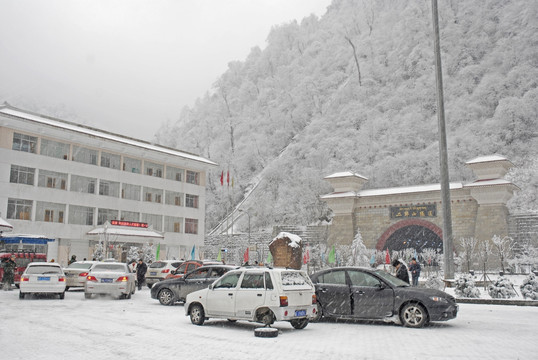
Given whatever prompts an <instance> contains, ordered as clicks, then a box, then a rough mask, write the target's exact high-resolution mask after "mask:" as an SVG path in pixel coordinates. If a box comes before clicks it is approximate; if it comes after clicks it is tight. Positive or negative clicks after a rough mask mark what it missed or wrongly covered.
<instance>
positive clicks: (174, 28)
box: [0, 0, 331, 140]
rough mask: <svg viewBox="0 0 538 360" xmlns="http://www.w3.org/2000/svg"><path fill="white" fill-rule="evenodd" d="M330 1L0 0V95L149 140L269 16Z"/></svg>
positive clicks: (262, 36)
mask: <svg viewBox="0 0 538 360" xmlns="http://www.w3.org/2000/svg"><path fill="white" fill-rule="evenodd" d="M330 3H331V1H330V0H0V102H1V103H3V102H4V101H7V102H9V103H11V104H12V105H15V106H17V105H18V106H20V104H25V103H26V104H33V105H35V106H36V108H38V109H43V108H52V109H55V108H64V109H65V111H66V113H72V114H73V118H65V117H64V119H65V120H74V119H75V118H78V119H76V120H77V121H79V122H83V123H85V124H87V125H90V126H94V127H97V128H100V129H103V130H108V131H111V132H115V133H120V134H123V135H127V136H132V137H135V138H139V139H144V140H151V139H152V137H153V134H154V133H155V132H156V131H157V130H158V128H159V126H160V124H161V123H163V122H165V121H167V120H176V119H177V118H178V116H179V113H180V111H181V109H182V108H183V107H184V106H192V105H193V104H194V101H195V100H196V98H198V97H201V96H203V94H204V93H205V92H206V91H207V90H209V89H210V88H211V86H212V84H213V83H214V82H215V80H216V79H217V78H218V77H219V76H220V75H221V74H222V73H223V72H224V71H226V69H227V64H228V62H230V61H234V60H240V61H243V60H245V58H246V56H247V55H248V54H249V52H250V49H251V48H252V47H254V46H260V47H261V48H262V49H263V48H264V47H265V40H266V38H267V35H268V34H269V31H270V29H271V27H272V26H273V25H279V24H283V23H287V22H289V21H291V20H293V19H297V20H298V21H301V20H302V19H303V18H304V17H306V16H309V15H310V14H312V13H313V14H316V15H317V16H321V15H323V14H324V13H325V10H326V8H327V6H328V5H329V4H330Z"/></svg>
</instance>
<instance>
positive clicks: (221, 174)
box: [220, 170, 224, 186]
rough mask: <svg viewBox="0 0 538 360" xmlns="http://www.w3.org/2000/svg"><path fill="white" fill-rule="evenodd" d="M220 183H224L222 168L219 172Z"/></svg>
mask: <svg viewBox="0 0 538 360" xmlns="http://www.w3.org/2000/svg"><path fill="white" fill-rule="evenodd" d="M220 185H221V186H223V185H224V170H222V172H221V173H220Z"/></svg>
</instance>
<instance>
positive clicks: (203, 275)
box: [151, 265, 238, 305]
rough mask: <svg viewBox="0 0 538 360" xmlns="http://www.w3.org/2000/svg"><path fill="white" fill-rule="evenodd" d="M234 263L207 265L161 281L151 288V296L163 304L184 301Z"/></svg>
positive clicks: (228, 269)
mask: <svg viewBox="0 0 538 360" xmlns="http://www.w3.org/2000/svg"><path fill="white" fill-rule="evenodd" d="M237 268H238V266H233V265H207V266H202V267H199V268H197V269H195V270H192V271H191V272H188V273H187V274H185V276H183V277H181V278H176V279H168V280H163V281H159V282H158V283H156V284H155V285H153V287H152V288H151V298H152V299H158V300H159V302H160V303H161V304H162V305H173V304H174V303H175V302H176V301H180V302H184V301H185V298H186V297H187V295H188V294H190V293H191V292H193V291H197V290H201V289H204V288H206V287H208V286H209V285H210V284H212V283H213V281H215V280H217V279H218V278H219V277H221V276H222V275H224V274H225V273H227V272H228V271H230V270H233V269H237Z"/></svg>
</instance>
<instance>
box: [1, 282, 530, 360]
mask: <svg viewBox="0 0 538 360" xmlns="http://www.w3.org/2000/svg"><path fill="white" fill-rule="evenodd" d="M0 319H1V320H0V321H1V322H0V349H1V350H0V351H1V352H2V354H3V355H6V357H5V358H6V359H9V360H15V359H32V360H34V359H67V358H69V359H118V358H122V359H126V358H137V359H152V358H161V359H162V358H163V357H164V356H166V358H182V359H190V358H193V359H218V360H227V359H230V360H231V359H233V360H238V359H239V360H241V359H245V360H246V359H248V360H250V359H265V358H272V359H278V360H287V359H293V360H302V359H308V360H314V359H399V358H401V359H406V360H409V359H536V356H537V353H538V341H537V340H536V339H537V337H536V333H537V330H538V307H519V306H502V305H473V304H460V313H459V315H458V318H457V319H455V320H451V321H448V322H441V323H435V324H434V325H433V326H429V327H427V328H424V329H408V328H403V327H401V326H396V325H393V324H385V323H366V322H332V321H330V322H326V321H323V322H320V323H315V324H312V323H311V324H309V325H308V326H307V327H306V328H305V329H304V330H295V329H293V328H292V327H291V325H290V324H289V323H285V322H279V323H276V324H275V327H277V328H278V329H280V333H279V336H278V337H276V338H257V337H254V329H255V328H256V327H259V326H260V325H259V324H255V323H248V322H237V323H229V322H228V321H226V320H209V321H207V322H206V323H205V324H204V325H203V326H195V325H192V324H191V323H190V320H189V318H188V317H186V316H185V315H184V309H183V305H175V306H171V307H168V306H162V305H160V304H159V303H158V301H157V300H153V299H151V298H150V296H149V290H148V289H147V288H144V289H143V290H142V291H138V292H137V293H136V294H135V295H133V298H132V299H131V300H114V299H111V298H94V299H91V300H86V299H84V293H83V292H82V291H72V290H71V291H69V292H67V293H66V296H65V299H64V300H58V299H48V298H39V299H25V300H19V298H18V291H16V290H14V291H9V292H6V291H0ZM2 358H3V356H2Z"/></svg>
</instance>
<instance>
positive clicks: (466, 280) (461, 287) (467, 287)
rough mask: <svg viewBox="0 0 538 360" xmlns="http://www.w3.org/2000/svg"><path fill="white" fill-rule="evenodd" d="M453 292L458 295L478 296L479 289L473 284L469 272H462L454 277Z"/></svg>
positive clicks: (466, 296)
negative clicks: (457, 276) (462, 273)
mask: <svg viewBox="0 0 538 360" xmlns="http://www.w3.org/2000/svg"><path fill="white" fill-rule="evenodd" d="M454 292H455V293H456V295H457V296H459V297H465V298H478V297H480V290H478V288H477V287H476V286H475V282H474V278H473V277H472V276H471V275H470V274H464V275H462V276H460V277H459V278H457V279H456V282H455V289H454Z"/></svg>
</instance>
